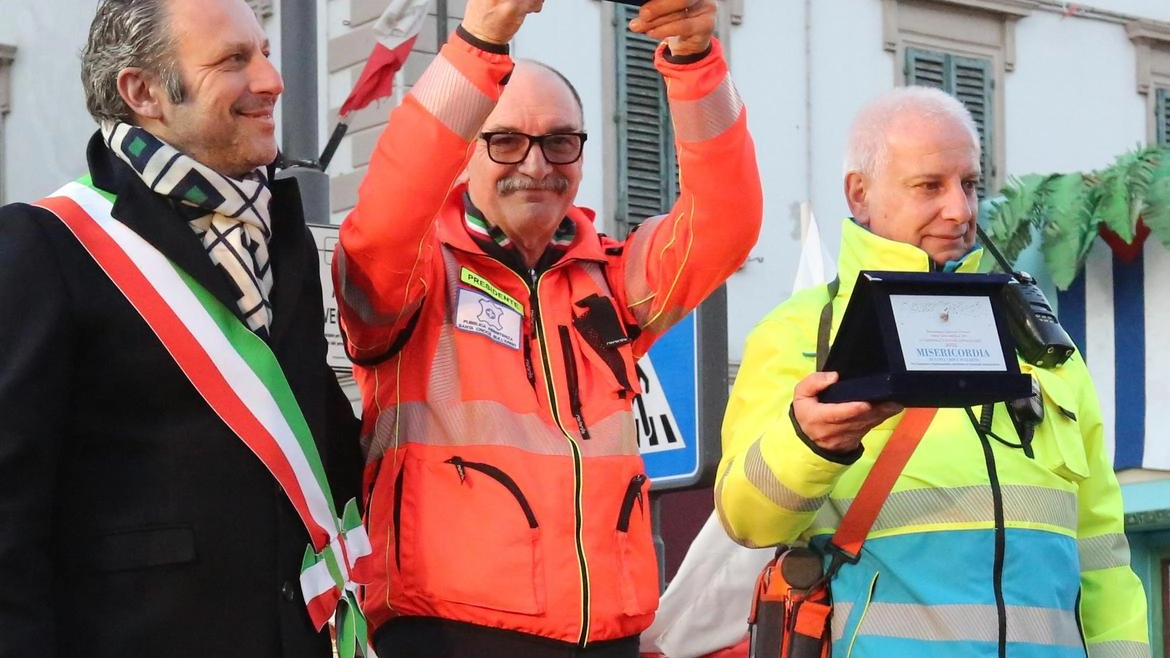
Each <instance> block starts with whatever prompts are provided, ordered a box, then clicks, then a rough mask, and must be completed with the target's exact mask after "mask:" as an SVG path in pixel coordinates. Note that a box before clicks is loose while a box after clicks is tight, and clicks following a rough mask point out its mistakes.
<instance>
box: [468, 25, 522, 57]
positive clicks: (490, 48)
mask: <svg viewBox="0 0 1170 658" xmlns="http://www.w3.org/2000/svg"><path fill="white" fill-rule="evenodd" d="M455 34H456V36H458V37H459V38H460V39H463V40H464V41H466V42H467V43H469V44H471V45H473V46H475V47H476V48H479V49H480V50H483V51H486V52H489V53H495V54H496V55H507V54H508V52H509V50H508V44H506V43H489V42H487V41H484V40H483V39H480V38H478V37H476V36H475V35H473V34H472V33H470V32H468V31H467V30H466V29H464V27H463V25H462V24H460V25H459V27H456V28H455Z"/></svg>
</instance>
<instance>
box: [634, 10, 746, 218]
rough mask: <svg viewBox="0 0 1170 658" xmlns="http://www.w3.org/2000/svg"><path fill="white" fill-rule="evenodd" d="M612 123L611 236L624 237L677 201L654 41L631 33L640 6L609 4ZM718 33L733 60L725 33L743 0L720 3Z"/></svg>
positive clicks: (671, 132) (673, 157)
mask: <svg viewBox="0 0 1170 658" xmlns="http://www.w3.org/2000/svg"><path fill="white" fill-rule="evenodd" d="M613 4H614V6H613V20H612V26H613V34H614V39H613V43H614V45H615V48H614V51H615V52H614V60H613V62H614V71H615V73H614V75H615V79H616V81H615V84H614V88H615V89H616V94H615V97H614V99H613V102H614V113H613V116H614V121H615V123H616V131H615V132H616V135H617V140H616V143H617V157H616V160H615V161H613V164H614V169H615V171H616V172H617V173H616V188H617V196H616V212H615V213H614V214H615V216H616V218H617V222H616V223H617V226H616V227H615V232H616V233H618V234H619V235H621V236H624V235H625V234H626V233H628V232H629V231H630V229H632V228H633V227H634V226H637V225H638V224H640V223H642V222H643V221H644V220H646V219H647V218H648V217H653V216H655V215H661V214H662V213H664V212H667V211H668V210H670V207H671V206H672V205H673V204H674V201H675V199H676V198H678V192H679V190H678V154H677V153H675V144H674V127H673V126H672V124H671V122H670V108H669V104H668V102H667V98H666V89H665V86H664V85H663V82H662V76H661V75H659V73H658V71H657V70H656V69H655V68H654V51H655V49H656V48H657V47H658V42H657V41H654V40H652V39H650V38H648V37H646V36H643V35H641V34H636V33H634V32H630V31H629V30H628V29H626V25H627V24H628V23H629V22H630V20H632V19H633V18H634V16H635V15H637V12H638V8H637V7H633V6H630V5H625V4H618V3H613ZM718 7H719V13H718V14H717V16H716V34H717V35H720V39H721V40H722V42H723V52H724V56H725V57H727V58H728V59H730V58H731V55H730V48H729V46H728V43H727V41H728V40H727V38H726V35H727V34H729V33H730V29H731V26H733V25H739V24H741V23H742V22H743V11H744V10H743V2H742V0H720V1H719V3H718Z"/></svg>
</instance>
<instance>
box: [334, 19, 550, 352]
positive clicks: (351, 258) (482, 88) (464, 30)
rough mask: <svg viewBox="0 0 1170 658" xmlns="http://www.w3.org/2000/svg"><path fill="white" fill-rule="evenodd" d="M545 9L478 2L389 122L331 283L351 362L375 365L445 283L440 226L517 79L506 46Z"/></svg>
mask: <svg viewBox="0 0 1170 658" xmlns="http://www.w3.org/2000/svg"><path fill="white" fill-rule="evenodd" d="M541 4H542V2H541V0H471V1H470V2H468V4H467V10H466V12H465V15H464V19H463V22H462V24H461V25H460V27H459V29H457V30H456V33H455V35H454V36H453V37H452V38H451V39H450V40H449V41H448V42H447V44H445V45H444V46H443V48H442V50H441V51H440V52H439V55H438V56H437V57H435V59H434V61H433V62H432V63H431V64H430V66H428V67H427V69H426V71H425V72H424V73H423V75H422V77H421V78H420V79H419V81H418V83H417V84H415V86H414V87H413V88H412V89H411V90H410V93H408V94H407V95H406V98H405V99H404V100H403V101H402V104H401V105H399V106H398V107H396V108H395V109H394V110H393V111H392V112H391V113H390V119H389V122H388V123H387V125H386V127H385V128H384V129H383V131H382V135H381V136H380V137H379V139H378V143H377V145H376V146H375V148H374V152H373V154H372V155H371V157H370V164H369V169H368V171H367V173H366V176H365V178H364V179H363V180H362V183H361V186H360V188H359V189H358V202H357V205H356V206H355V207H354V209H353V210H352V211H351V212H350V214H349V216H348V217H346V219H345V221H344V222H343V223H342V226H341V232H340V244H339V245H338V248H337V254H336V258H335V259H334V264H333V276H334V281H335V286H336V290H337V291H338V301H339V306H340V309H341V315H342V321H343V322H344V323H345V327H346V331H347V336H348V339H349V343H350V345H349V347H350V350H351V354H352V356H354V357H356V358H358V359H368V358H377V357H378V356H379V355H381V354H383V353H385V352H386V350H387V349H388V348H389V347H390V346H391V345H392V344H393V342H394V340H395V339H396V338H397V337H398V335H399V334H400V332H401V331H402V330H403V329H404V328H405V327H406V326H407V325H408V324H409V322H410V319H411V317H412V315H413V313H414V311H415V310H416V309H417V308H418V306H419V304H420V303H421V302H422V299H423V297H424V296H425V295H426V292H427V289H428V287H429V283H430V282H431V281H432V280H433V277H435V276H437V275H438V269H437V264H436V263H435V262H434V261H433V258H434V254H433V251H434V249H435V246H436V242H435V235H434V231H435V218H436V216H437V214H438V213H439V210H440V209H441V208H442V207H443V204H444V202H445V201H446V199H447V196H448V193H449V192H450V191H451V188H452V187H453V186H454V185H455V183H456V181H457V179H458V178H459V176H460V174H461V173H462V172H463V170H464V168H465V166H466V164H467V161H468V159H469V158H470V155H471V152H472V148H473V144H474V141H475V139H476V138H477V136H478V134H479V131H480V127H481V126H482V125H483V122H484V120H485V119H486V118H487V116H488V115H489V114H490V113H491V111H492V109H493V108H494V107H495V105H496V102H497V101H498V100H499V98H500V94H501V93H502V92H503V88H504V84H505V82H506V80H507V77H508V75H509V74H510V73H511V71H512V67H513V62H512V59H511V58H510V57H509V56H508V47H507V45H506V44H507V43H508V41H509V40H511V38H512V36H513V35H514V34H515V32H516V30H517V29H519V27H520V25H521V23H522V22H523V20H524V17H525V16H527V14H529V13H531V12H534V11H539V10H540V6H541Z"/></svg>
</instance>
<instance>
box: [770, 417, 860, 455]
mask: <svg viewBox="0 0 1170 658" xmlns="http://www.w3.org/2000/svg"><path fill="white" fill-rule="evenodd" d="M788 419H789V420H791V421H792V430H793V431H794V432H796V435H797V436H799V437H800V440H801V441H803V442H804V445H806V446H808V449H809V450H812V451H813V454H815V455H816V456H818V457H820V458H821V459H824V460H826V461H830V462H833V463H834V464H841V465H842V466H849V465H850V464H853V463H854V462H856V461H857V460H858V459H860V458H861V453H863V452H865V446H860V445H859V446H857V447H856V448H854V449H853V450H849V451H846V452H841V451H839V450H825V449H824V448H822V447H820V446H819V445H817V444H816V442H815V441H813V440H812V439H810V438H809V436H808V435H807V434H805V433H804V430H803V429H801V427H800V423H798V422H796V411H795V410H794V409H793V408H792V405H791V404H789V405H788Z"/></svg>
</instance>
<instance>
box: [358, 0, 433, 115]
mask: <svg viewBox="0 0 1170 658" xmlns="http://www.w3.org/2000/svg"><path fill="white" fill-rule="evenodd" d="M429 1H430V0H390V5H389V6H388V7H386V11H384V12H382V15H381V16H379V17H378V21H377V22H376V23H374V34H375V35H377V37H378V42H377V43H376V44H374V50H373V52H371V53H370V58H369V59H368V60H367V61H366V66H365V68H363V69H362V74H361V76H360V77H359V78H358V81H357V82H356V83H355V84H354V86H353V91H351V92H349V98H346V99H345V102H344V103H342V104H341V112H340V114H341V116H343V117H344V116H345V115H347V114H349V113H351V112H356V111H357V110H360V109H362V108H363V107H365V106H367V105H369V104H370V103H372V102H374V101H376V100H378V99H379V98H385V97H386V96H389V95H390V92H392V91H394V74H395V73H397V72H398V69H400V68H402V65H403V64H404V63H405V62H406V58H407V56H408V55H410V49H411V48H413V47H414V42H415V39H417V38H418V32H419V30H420V29H421V28H422V24H423V19H424V18H426V15H427V5H428V4H429Z"/></svg>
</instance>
